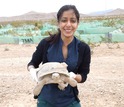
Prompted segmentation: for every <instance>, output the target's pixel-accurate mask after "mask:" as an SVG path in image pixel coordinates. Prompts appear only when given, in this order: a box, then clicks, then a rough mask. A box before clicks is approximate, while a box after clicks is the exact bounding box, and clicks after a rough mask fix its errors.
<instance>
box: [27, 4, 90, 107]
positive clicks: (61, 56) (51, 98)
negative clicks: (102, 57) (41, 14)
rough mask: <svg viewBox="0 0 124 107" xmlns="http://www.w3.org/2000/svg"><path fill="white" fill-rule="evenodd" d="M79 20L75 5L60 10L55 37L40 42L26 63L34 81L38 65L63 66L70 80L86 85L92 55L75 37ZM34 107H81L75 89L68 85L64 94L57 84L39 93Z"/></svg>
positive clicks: (52, 35) (86, 46) (53, 35)
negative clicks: (62, 64) (49, 63)
mask: <svg viewBox="0 0 124 107" xmlns="http://www.w3.org/2000/svg"><path fill="white" fill-rule="evenodd" d="M79 18H80V14H79V12H78V10H77V8H76V7H75V6H74V5H64V6H62V7H61V8H60V9H59V11H58V13H57V21H58V33H56V34H50V37H48V38H45V39H43V40H41V42H40V43H39V44H38V46H37V49H36V51H35V52H34V53H33V56H32V59H31V61H30V62H29V63H28V70H29V72H30V73H31V76H32V77H33V78H34V79H36V81H37V75H36V72H39V71H38V69H37V68H38V67H39V65H40V63H41V62H42V63H43V64H44V63H47V62H59V63H62V62H65V63H66V64H67V71H68V73H69V76H70V78H73V79H74V80H76V81H77V82H78V83H83V82H85V81H86V79H87V75H88V73H89V70H90V58H91V53H90V48H89V46H88V45H87V44H86V43H84V42H81V41H80V40H78V39H77V38H76V37H75V36H74V33H75V31H76V29H77V27H78V24H79ZM44 102H45V103H44ZM44 104H45V105H44ZM37 107H81V105H80V100H79V98H78V88H77V87H72V86H71V85H68V86H67V87H66V88H65V90H60V89H59V88H58V85H57V84H47V85H45V86H44V87H43V88H42V89H41V90H40V94H39V95H38V103H37Z"/></svg>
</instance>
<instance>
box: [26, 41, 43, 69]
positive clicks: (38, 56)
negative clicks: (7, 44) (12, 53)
mask: <svg viewBox="0 0 124 107" xmlns="http://www.w3.org/2000/svg"><path fill="white" fill-rule="evenodd" d="M44 45H45V40H44V39H43V40H41V42H40V43H39V44H38V46H37V47H36V50H35V52H34V53H33V55H32V59H31V61H30V62H29V63H28V65H27V66H30V65H33V66H34V67H35V68H38V67H39V64H40V63H41V62H42V60H43V52H44V48H45V46H44Z"/></svg>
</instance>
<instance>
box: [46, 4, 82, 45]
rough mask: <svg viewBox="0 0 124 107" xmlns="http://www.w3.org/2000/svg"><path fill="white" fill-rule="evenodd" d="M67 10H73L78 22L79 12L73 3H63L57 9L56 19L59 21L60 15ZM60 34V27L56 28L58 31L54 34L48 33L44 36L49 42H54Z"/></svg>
mask: <svg viewBox="0 0 124 107" xmlns="http://www.w3.org/2000/svg"><path fill="white" fill-rule="evenodd" d="M68 10H73V11H74V13H75V16H76V18H77V21H78V23H79V18H80V14H79V12H78V10H77V8H76V7H75V6H74V5H64V6H62V7H61V8H60V9H59V11H58V12H57V21H58V22H59V21H60V19H61V17H62V15H63V12H65V11H68ZM60 34H61V31H60V29H58V32H57V33H56V34H51V33H49V35H50V36H49V37H48V38H46V40H47V41H48V42H50V43H55V42H56V41H58V39H59V37H60Z"/></svg>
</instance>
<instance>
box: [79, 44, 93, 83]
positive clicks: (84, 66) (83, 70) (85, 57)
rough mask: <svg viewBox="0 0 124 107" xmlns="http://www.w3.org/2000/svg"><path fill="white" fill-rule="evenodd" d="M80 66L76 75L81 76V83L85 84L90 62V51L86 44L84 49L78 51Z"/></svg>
mask: <svg viewBox="0 0 124 107" xmlns="http://www.w3.org/2000/svg"><path fill="white" fill-rule="evenodd" d="M80 52H81V53H80V59H79V60H80V64H79V68H78V73H79V74H80V75H81V76H82V81H81V83H82V82H85V81H86V79H87V74H88V73H89V71H90V62H91V51H90V47H89V46H88V45H87V44H86V45H85V47H84V46H83V48H81V51H80Z"/></svg>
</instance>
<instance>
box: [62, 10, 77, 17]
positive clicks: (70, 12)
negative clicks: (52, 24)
mask: <svg viewBox="0 0 124 107" xmlns="http://www.w3.org/2000/svg"><path fill="white" fill-rule="evenodd" d="M61 18H76V15H75V13H74V11H73V10H67V11H64V12H63V14H62V16H61Z"/></svg>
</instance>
